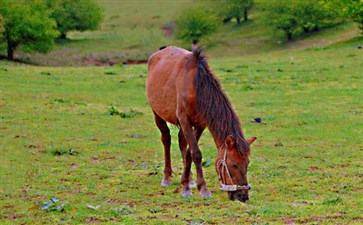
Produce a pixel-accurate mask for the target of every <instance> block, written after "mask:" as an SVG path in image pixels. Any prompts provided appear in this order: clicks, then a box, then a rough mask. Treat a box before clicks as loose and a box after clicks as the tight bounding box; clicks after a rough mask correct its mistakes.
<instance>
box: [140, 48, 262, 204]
mask: <svg viewBox="0 0 363 225" xmlns="http://www.w3.org/2000/svg"><path fill="white" fill-rule="evenodd" d="M146 94H147V98H148V101H149V104H150V106H151V108H152V110H153V112H154V116H155V123H156V125H157V127H158V128H159V129H160V131H161V141H162V143H163V145H164V156H165V168H164V178H163V180H162V182H161V184H162V186H164V187H166V186H168V185H170V183H171V182H170V177H171V175H172V167H171V159H170V144H171V137H170V131H169V128H168V126H167V124H166V122H169V123H171V124H174V125H176V126H178V127H179V128H180V130H179V135H178V137H179V148H180V151H181V154H182V157H183V164H184V170H183V175H182V178H181V185H182V197H189V196H191V195H192V191H191V187H192V186H193V184H194V185H195V182H194V181H193V179H192V176H191V169H190V168H191V164H192V162H194V164H195V167H196V173H197V188H198V190H199V194H200V196H201V197H204V198H208V197H211V193H210V191H209V190H208V188H207V186H206V182H205V180H204V177H203V170H202V153H201V151H200V149H199V147H198V140H199V138H200V136H201V135H202V133H203V131H204V129H205V128H206V127H207V128H208V129H209V131H210V132H211V134H212V136H213V139H214V142H215V144H216V147H217V149H218V154H217V157H216V162H215V167H216V171H217V174H218V176H219V179H220V180H221V182H222V184H221V187H220V189H221V190H223V191H227V192H228V195H229V198H230V199H231V200H234V199H238V200H240V201H243V202H245V201H247V200H248V199H249V197H248V190H249V189H250V188H251V186H250V185H249V184H248V182H247V167H248V164H249V159H248V157H249V154H250V145H251V144H252V143H253V141H254V140H255V139H256V138H255V137H253V138H251V139H249V140H246V139H245V137H244V135H243V133H242V129H241V126H240V122H239V119H238V117H237V115H236V113H235V112H234V110H233V108H232V105H231V103H230V101H229V100H228V98H227V96H226V95H225V94H224V92H223V91H222V89H221V85H220V83H219V81H218V80H217V79H216V78H215V76H214V75H213V73H212V71H211V69H210V68H209V66H208V63H207V61H206V59H205V58H204V57H203V56H201V55H200V49H199V48H198V47H197V46H194V47H193V50H192V52H190V51H187V50H185V49H182V48H178V47H175V46H169V47H165V48H162V49H161V50H159V51H158V52H155V53H154V54H152V55H151V56H150V58H149V61H148V77H147V81H146Z"/></svg>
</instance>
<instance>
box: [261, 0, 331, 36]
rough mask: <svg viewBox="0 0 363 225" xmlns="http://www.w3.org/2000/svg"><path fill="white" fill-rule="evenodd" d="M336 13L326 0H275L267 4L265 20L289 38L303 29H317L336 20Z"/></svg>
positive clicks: (308, 30)
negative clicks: (291, 0) (327, 4)
mask: <svg viewBox="0 0 363 225" xmlns="http://www.w3.org/2000/svg"><path fill="white" fill-rule="evenodd" d="M333 18H334V14H333V13H332V11H331V10H330V9H329V8H328V7H326V5H325V3H324V1H315V0H304V1H302V0H301V1H293V2H289V4H286V2H284V1H279V0H273V1H270V2H269V3H268V4H267V9H266V10H265V15H264V18H263V20H264V21H265V22H266V23H267V24H270V25H272V26H274V27H275V28H276V29H279V30H282V31H284V32H285V34H286V37H287V39H288V40H292V37H293V35H294V34H299V33H301V31H303V32H305V33H309V32H312V31H317V30H319V29H321V28H323V27H324V26H328V25H330V24H331V23H333V22H334V20H333Z"/></svg>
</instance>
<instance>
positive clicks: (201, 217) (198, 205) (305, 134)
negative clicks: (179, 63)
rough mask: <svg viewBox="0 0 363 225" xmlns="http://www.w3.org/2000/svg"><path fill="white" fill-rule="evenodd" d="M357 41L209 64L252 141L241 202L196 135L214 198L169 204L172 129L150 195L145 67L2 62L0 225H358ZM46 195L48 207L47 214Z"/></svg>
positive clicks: (153, 169) (158, 149) (173, 199)
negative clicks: (224, 185) (167, 158)
mask: <svg viewBox="0 0 363 225" xmlns="http://www.w3.org/2000/svg"><path fill="white" fill-rule="evenodd" d="M361 44H362V39H361V38H360V39H358V38H357V39H354V40H352V41H350V42H341V43H337V44H333V45H329V46H327V47H324V48H308V49H304V50H294V51H287V50H281V51H278V52H271V53H265V54H254V55H252V56H244V57H233V58H222V59H220V58H216V57H211V59H210V60H209V61H210V65H211V68H212V70H213V71H214V73H215V74H216V76H217V77H218V78H219V79H220V80H221V82H222V85H223V88H224V90H225V92H226V93H227V95H228V96H229V98H230V100H231V102H232V104H233V106H234V108H235V110H236V112H237V114H238V115H239V117H240V120H241V123H242V125H243V130H244V132H245V134H246V136H247V137H251V136H257V138H258V139H257V141H256V142H255V144H254V145H253V148H252V154H251V158H250V160H251V165H250V167H249V172H248V174H249V181H250V183H251V184H252V186H253V189H252V190H251V192H250V198H251V199H250V201H249V202H248V203H246V204H244V203H241V202H238V201H235V202H232V201H229V200H228V198H227V195H226V193H223V192H221V191H219V190H218V185H219V182H218V178H217V174H216V172H215V170H214V158H215V155H216V151H217V150H216V148H215V146H214V143H213V140H212V138H211V135H210V134H209V132H208V131H206V132H205V133H204V135H203V136H202V139H201V141H200V147H201V149H202V152H203V156H204V165H205V166H204V171H205V177H206V180H207V186H208V188H209V189H210V190H211V191H212V195H213V198H211V199H201V198H200V197H199V196H198V192H197V191H196V190H194V192H193V193H194V195H193V197H192V198H189V199H183V198H181V193H180V190H179V188H180V186H179V181H180V176H181V172H182V162H181V156H180V152H179V149H178V144H177V141H176V136H177V132H178V130H177V128H176V127H173V126H171V127H170V128H171V132H172V137H173V143H172V162H173V168H174V177H173V183H172V185H171V186H170V187H168V188H162V187H161V185H160V181H161V179H162V176H163V174H162V170H163V150H162V144H161V142H160V134H159V131H158V129H157V128H156V126H155V125H154V122H153V116H152V113H151V110H150V108H149V106H148V103H147V100H146V97H145V79H146V74H147V68H146V65H137V66H123V65H114V66H113V67H79V68H74V67H63V68H55V67H37V66H28V65H20V64H14V63H10V62H6V61H2V62H0V79H1V80H0V85H1V101H0V109H1V127H0V137H1V141H0V146H1V163H0V184H1V185H0V223H1V224H89V223H96V224H114V223H118V224H362V223H363V217H362V214H363V212H362V208H363V202H362V199H363V194H362V193H363V189H362V187H363V182H362V172H363V170H362V163H363V160H362V159H363V158H362V155H363V154H362V151H363V143H362V140H363V139H362V131H363V129H362V128H363V125H362V121H363V120H362V119H363V117H362V99H363V92H362V75H363V74H362V73H363V72H362V71H363V57H362V56H363V54H362V51H363V50H362V49H358V48H357V46H358V45H361ZM111 106H113V108H112V110H111ZM114 111H118V112H119V113H121V114H122V115H126V116H123V117H126V118H122V117H121V116H119V115H110V113H111V112H114ZM133 112H137V113H136V115H134V114H133ZM255 118H261V120H262V122H261V123H254V122H253V121H254V119H255ZM53 197H56V198H57V199H58V200H59V201H57V202H55V203H54V205H50V204H49V203H50V202H51V200H50V199H51V198H53ZM53 200H54V199H53ZM47 204H48V205H47ZM63 204H64V205H63ZM42 207H43V209H42Z"/></svg>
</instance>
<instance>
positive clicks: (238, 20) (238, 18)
mask: <svg viewBox="0 0 363 225" xmlns="http://www.w3.org/2000/svg"><path fill="white" fill-rule="evenodd" d="M236 19H237V24H238V25H239V24H240V23H241V17H239V16H237V17H236Z"/></svg>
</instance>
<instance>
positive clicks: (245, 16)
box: [243, 6, 248, 21]
mask: <svg viewBox="0 0 363 225" xmlns="http://www.w3.org/2000/svg"><path fill="white" fill-rule="evenodd" d="M243 17H244V18H243V19H244V21H247V20H248V11H247V7H246V6H245V8H244V9H243Z"/></svg>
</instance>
